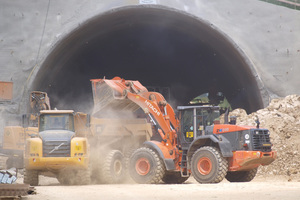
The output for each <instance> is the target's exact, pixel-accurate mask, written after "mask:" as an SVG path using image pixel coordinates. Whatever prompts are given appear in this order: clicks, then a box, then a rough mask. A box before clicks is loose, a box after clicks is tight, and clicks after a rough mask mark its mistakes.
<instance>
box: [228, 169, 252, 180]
mask: <svg viewBox="0 0 300 200" xmlns="http://www.w3.org/2000/svg"><path fill="white" fill-rule="evenodd" d="M256 173H257V168H254V169H251V170H249V171H236V172H227V175H226V176H225V178H226V179H227V180H228V181H230V182H249V181H252V179H254V177H255V175H256Z"/></svg>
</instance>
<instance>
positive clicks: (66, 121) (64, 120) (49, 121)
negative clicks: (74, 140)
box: [39, 114, 74, 132]
mask: <svg viewBox="0 0 300 200" xmlns="http://www.w3.org/2000/svg"><path fill="white" fill-rule="evenodd" d="M39 125H40V126H39V131H40V132H41V131H45V130H69V131H74V118H73V115H72V114H42V115H40V124H39Z"/></svg>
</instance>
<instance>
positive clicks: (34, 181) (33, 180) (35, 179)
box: [23, 169, 39, 186]
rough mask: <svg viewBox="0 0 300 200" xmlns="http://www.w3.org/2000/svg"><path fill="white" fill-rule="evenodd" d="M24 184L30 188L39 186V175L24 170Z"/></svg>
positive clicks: (32, 171)
mask: <svg viewBox="0 0 300 200" xmlns="http://www.w3.org/2000/svg"><path fill="white" fill-rule="evenodd" d="M23 182H24V183H25V184H29V185H31V186H37V185H38V184H39V173H38V171H36V170H27V169H25V170H24V180H23Z"/></svg>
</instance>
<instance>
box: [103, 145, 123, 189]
mask: <svg viewBox="0 0 300 200" xmlns="http://www.w3.org/2000/svg"><path fill="white" fill-rule="evenodd" d="M101 177H102V181H103V182H104V183H109V184H112V183H122V182H123V181H124V179H125V164H124V156H123V154H122V153H121V152H120V151H119V150H112V151H111V152H110V153H109V154H107V156H106V157H105V160H104V164H103V165H102V174H101Z"/></svg>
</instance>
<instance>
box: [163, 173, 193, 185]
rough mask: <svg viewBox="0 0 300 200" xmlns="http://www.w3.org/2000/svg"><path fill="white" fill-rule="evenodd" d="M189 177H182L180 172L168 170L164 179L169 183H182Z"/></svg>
mask: <svg viewBox="0 0 300 200" xmlns="http://www.w3.org/2000/svg"><path fill="white" fill-rule="evenodd" d="M189 177H190V176H188V177H182V176H181V173H180V172H168V171H166V173H165V175H164V177H163V178H162V181H163V182H164V183H167V184H181V183H184V182H185V181H186V180H188V179H189Z"/></svg>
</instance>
